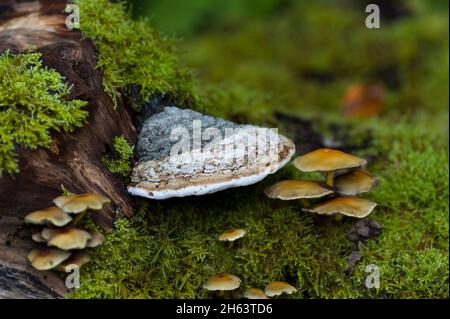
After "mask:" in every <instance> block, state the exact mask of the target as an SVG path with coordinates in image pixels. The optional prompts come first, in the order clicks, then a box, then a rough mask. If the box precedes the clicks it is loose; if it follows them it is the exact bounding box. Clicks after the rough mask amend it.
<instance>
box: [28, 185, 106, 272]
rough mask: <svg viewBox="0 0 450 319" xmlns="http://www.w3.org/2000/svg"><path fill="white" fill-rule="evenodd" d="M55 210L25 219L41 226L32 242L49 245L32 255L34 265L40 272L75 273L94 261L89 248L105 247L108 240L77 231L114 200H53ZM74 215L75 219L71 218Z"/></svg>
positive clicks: (71, 197) (74, 197)
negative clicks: (87, 217) (84, 220)
mask: <svg viewBox="0 0 450 319" xmlns="http://www.w3.org/2000/svg"><path fill="white" fill-rule="evenodd" d="M53 203H54V204H55V206H54V207H50V208H47V209H42V210H37V211H34V212H31V213H29V214H28V215H27V216H25V222H26V223H29V224H33V225H38V226H41V227H42V228H40V229H39V231H37V232H34V233H33V235H32V237H31V238H32V240H33V241H35V242H38V243H43V244H46V247H40V248H36V249H33V250H32V251H31V252H30V253H29V254H28V260H29V261H30V263H31V265H32V266H33V267H34V268H36V269H38V270H50V269H55V270H58V271H62V272H71V271H72V270H73V267H74V266H76V267H78V268H80V267H81V266H83V265H84V264H86V263H87V262H89V261H90V257H89V255H88V253H87V252H86V251H83V249H85V248H93V247H97V246H99V245H101V244H102V243H103V241H104V237H103V235H102V234H100V233H99V232H95V231H88V230H85V229H83V228H81V227H77V225H78V224H79V222H80V221H81V219H82V218H83V216H85V215H86V214H87V212H88V211H89V210H100V209H102V208H103V205H104V204H107V203H110V200H109V199H108V198H107V197H105V196H103V195H99V194H92V193H86V194H78V195H65V196H59V197H57V198H55V199H54V200H53ZM71 215H73V216H71Z"/></svg>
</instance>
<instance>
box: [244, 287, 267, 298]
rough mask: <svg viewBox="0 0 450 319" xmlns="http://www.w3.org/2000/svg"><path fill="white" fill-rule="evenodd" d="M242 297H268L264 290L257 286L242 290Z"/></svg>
mask: <svg viewBox="0 0 450 319" xmlns="http://www.w3.org/2000/svg"><path fill="white" fill-rule="evenodd" d="M243 297H244V298H247V299H269V297H267V296H266V294H265V293H264V291H262V290H261V289H258V288H248V289H246V290H245V292H244V296H243Z"/></svg>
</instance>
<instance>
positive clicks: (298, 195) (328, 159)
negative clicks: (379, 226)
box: [265, 148, 377, 218]
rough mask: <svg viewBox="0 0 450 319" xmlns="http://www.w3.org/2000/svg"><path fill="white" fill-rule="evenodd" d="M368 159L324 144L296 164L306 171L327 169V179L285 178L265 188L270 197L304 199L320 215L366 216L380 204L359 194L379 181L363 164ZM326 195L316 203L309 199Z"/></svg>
mask: <svg viewBox="0 0 450 319" xmlns="http://www.w3.org/2000/svg"><path fill="white" fill-rule="evenodd" d="M366 164H367V161H366V160H365V159H363V158H359V157H356V156H353V155H350V154H347V153H344V152H342V151H339V150H335V149H329V148H322V149H318V150H315V151H312V152H310V153H307V154H305V155H302V156H299V157H297V158H296V159H295V160H294V166H295V167H296V168H297V169H299V170H300V171H302V172H323V173H324V174H325V179H326V181H325V182H316V181H301V180H285V181H281V182H278V183H276V184H274V185H272V186H270V187H268V188H266V190H265V194H266V196H267V197H269V198H277V199H281V200H295V199H300V200H302V201H303V206H304V207H303V210H304V211H307V212H312V213H316V214H319V215H335V214H340V215H341V216H342V215H345V216H351V217H357V218H364V217H366V216H368V215H369V214H370V213H371V212H372V210H373V209H374V208H375V206H376V205H377V204H376V203H374V202H372V201H370V200H368V199H364V198H361V197H358V196H357V195H358V194H361V193H366V192H368V191H370V190H371V189H372V188H373V187H374V185H375V184H376V180H377V179H376V177H374V176H372V175H371V174H369V173H368V172H366V171H365V170H363V169H362V168H363V166H365V165H366ZM323 197H326V199H325V200H324V201H322V202H320V203H317V204H315V205H312V206H311V205H310V204H309V202H308V200H309V199H314V198H323Z"/></svg>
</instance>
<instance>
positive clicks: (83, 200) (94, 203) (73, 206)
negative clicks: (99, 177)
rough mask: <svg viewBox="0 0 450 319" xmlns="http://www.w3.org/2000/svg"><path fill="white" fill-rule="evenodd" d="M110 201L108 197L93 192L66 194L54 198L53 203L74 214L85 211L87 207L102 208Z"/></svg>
mask: <svg viewBox="0 0 450 319" xmlns="http://www.w3.org/2000/svg"><path fill="white" fill-rule="evenodd" d="M110 202H111V201H110V199H109V198H108V197H105V196H103V195H99V194H93V193H85V194H78V195H64V196H59V197H57V198H55V199H54V200H53V203H54V204H55V205H56V206H58V207H59V208H61V209H62V210H63V211H65V212H67V213H73V214H78V213H81V212H84V211H85V210H87V209H93V210H100V209H102V208H103V205H104V204H107V203H110Z"/></svg>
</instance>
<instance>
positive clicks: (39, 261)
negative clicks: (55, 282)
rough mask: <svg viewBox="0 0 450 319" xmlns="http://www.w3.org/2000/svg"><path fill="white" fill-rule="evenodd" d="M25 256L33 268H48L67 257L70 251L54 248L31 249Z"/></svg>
mask: <svg viewBox="0 0 450 319" xmlns="http://www.w3.org/2000/svg"><path fill="white" fill-rule="evenodd" d="M27 257H28V260H29V261H30V263H31V265H33V267H34V268H36V269H38V270H49V269H52V268H55V267H56V266H58V265H59V264H60V263H62V262H63V261H64V260H66V259H68V258H69V257H70V252H68V251H64V250H61V249H56V248H42V249H33V250H32V251H31V252H30V253H29V254H28V256H27Z"/></svg>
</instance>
